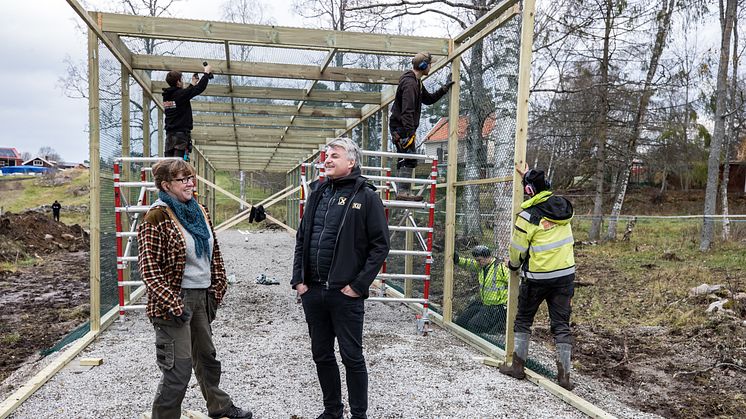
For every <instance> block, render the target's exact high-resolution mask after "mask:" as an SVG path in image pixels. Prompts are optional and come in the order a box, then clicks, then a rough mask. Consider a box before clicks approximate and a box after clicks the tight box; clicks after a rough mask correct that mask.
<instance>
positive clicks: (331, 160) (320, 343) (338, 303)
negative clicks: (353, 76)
mask: <svg viewBox="0 0 746 419" xmlns="http://www.w3.org/2000/svg"><path fill="white" fill-rule="evenodd" d="M326 150H327V151H326V152H327V157H326V160H325V161H324V168H325V172H326V177H327V178H328V179H327V180H325V181H323V182H315V183H313V184H311V188H312V190H313V192H311V195H310V196H309V197H308V205H307V210H306V212H305V213H304V214H303V219H302V220H301V223H300V227H299V228H298V233H297V235H296V242H295V259H294V261H293V279H292V281H291V282H290V285H291V286H292V287H293V288H294V289H295V290H297V291H298V294H300V296H301V300H302V302H303V311H304V312H305V314H306V323H308V333H309V335H310V336H311V352H312V355H313V360H314V362H315V363H316V373H317V374H318V377H319V384H320V385H321V391H322V393H323V397H324V412H323V413H322V414H321V416H319V418H320V419H337V418H342V413H343V411H344V406H343V405H342V384H341V379H340V376H339V368H338V367H337V359H336V357H335V356H334V338H335V337H336V338H337V342H338V344H339V352H340V354H341V355H342V363H343V364H344V365H345V370H346V372H347V392H348V394H349V403H350V413H351V414H352V417H353V418H356V419H360V418H366V417H367V416H366V415H367V414H366V412H367V409H368V370H367V367H366V365H365V358H364V356H363V317H364V313H365V307H364V305H363V301H364V299H365V298H367V297H368V287H370V284H371V283H372V282H373V280H374V279H375V278H376V275H377V274H378V271H379V269H380V268H381V265H383V262H384V260H385V259H386V256H387V255H388V253H389V229H388V223H387V221H386V215H385V213H384V209H383V203H382V202H381V199H380V198H379V197H378V195H376V193H375V187H374V186H373V185H371V184H369V183H367V182H366V179H365V178H364V177H362V176H361V175H360V161H361V154H360V149H359V148H358V146H357V145H356V144H355V143H354V142H353V141H352V140H350V139H347V138H341V139H336V140H334V141H332V142H331V143H329V144H328V145H327V149H326Z"/></svg>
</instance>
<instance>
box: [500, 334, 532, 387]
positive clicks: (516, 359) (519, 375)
mask: <svg viewBox="0 0 746 419" xmlns="http://www.w3.org/2000/svg"><path fill="white" fill-rule="evenodd" d="M530 338H531V335H530V334H529V333H516V334H515V348H514V350H513V364H511V365H510V366H508V365H507V364H503V365H501V366H500V372H501V373H503V374H505V375H509V376H511V377H513V378H516V379H518V380H523V379H524V378H526V372H525V371H524V368H525V366H526V359H528V342H529V340H530Z"/></svg>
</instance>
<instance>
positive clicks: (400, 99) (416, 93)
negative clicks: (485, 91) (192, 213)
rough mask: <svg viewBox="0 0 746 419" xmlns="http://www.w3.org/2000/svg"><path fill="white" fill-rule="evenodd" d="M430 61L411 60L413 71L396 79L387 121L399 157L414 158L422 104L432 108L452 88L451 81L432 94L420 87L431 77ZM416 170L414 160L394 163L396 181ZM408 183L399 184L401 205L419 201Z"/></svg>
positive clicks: (424, 57) (423, 58) (421, 55)
mask: <svg viewBox="0 0 746 419" xmlns="http://www.w3.org/2000/svg"><path fill="white" fill-rule="evenodd" d="M433 61H434V60H433V58H432V56H431V55H430V53H429V52H420V53H417V55H415V56H414V57H412V69H411V70H407V71H406V72H404V74H402V75H401V77H400V78H399V86H398V87H397V88H396V98H395V99H394V104H393V106H392V107H391V117H390V118H389V129H390V130H391V140H392V141H393V143H394V145H395V146H396V151H397V152H398V153H409V154H414V153H415V152H416V148H417V144H416V141H415V135H416V133H417V127H418V126H419V125H420V112H421V110H422V104H423V103H424V104H425V105H432V104H434V103H435V102H437V101H438V100H440V98H441V97H443V95H445V94H446V93H447V92H448V90H449V89H450V88H451V85H453V81H451V80H450V77H449V79H448V81H447V82H446V83H445V84H444V85H443V86H441V87H440V88H439V89H438V90H436V91H435V92H434V93H430V92H428V91H427V89H426V88H425V86H424V85H423V84H422V76H427V75H428V74H430V67H431V65H432V63H433ZM415 167H417V160H416V159H404V158H400V159H399V160H398V161H397V163H396V168H397V176H398V177H406V178H409V177H412V170H413V169H414V168H415ZM411 188H412V185H411V184H410V183H402V185H401V186H399V193H398V194H397V196H396V199H399V200H403V201H421V200H422V197H421V196H413V195H412V194H411V193H410V191H411Z"/></svg>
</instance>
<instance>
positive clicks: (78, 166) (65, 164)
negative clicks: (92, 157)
mask: <svg viewBox="0 0 746 419" xmlns="http://www.w3.org/2000/svg"><path fill="white" fill-rule="evenodd" d="M57 168H58V169H88V165H87V164H86V163H75V162H69V161H62V162H58V163H57Z"/></svg>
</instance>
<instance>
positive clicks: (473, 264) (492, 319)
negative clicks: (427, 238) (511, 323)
mask: <svg viewBox="0 0 746 419" xmlns="http://www.w3.org/2000/svg"><path fill="white" fill-rule="evenodd" d="M471 255H472V256H473V257H474V258H473V259H471V258H465V257H461V256H459V254H458V252H454V254H453V262H454V263H455V264H456V265H458V266H460V267H462V268H467V269H471V270H474V271H477V272H478V273H477V282H479V299H476V300H474V301H473V302H472V303H471V304H469V306H468V307H467V308H466V309H465V310H464V311H463V312H462V313H461V314H460V315H459V316H458V317H457V318H456V320H455V321H454V322H455V323H456V324H457V325H459V326H461V327H463V328H465V329H467V330H469V331H471V332H474V333H491V334H503V333H505V313H506V309H505V305H506V304H507V302H508V279H509V278H510V272H509V271H508V268H507V266H505V264H504V263H502V262H500V261H498V260H497V258H495V257H493V256H492V253H491V252H490V249H489V248H488V247H487V246H483V245H479V246H475V247H474V249H472V251H471Z"/></svg>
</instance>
